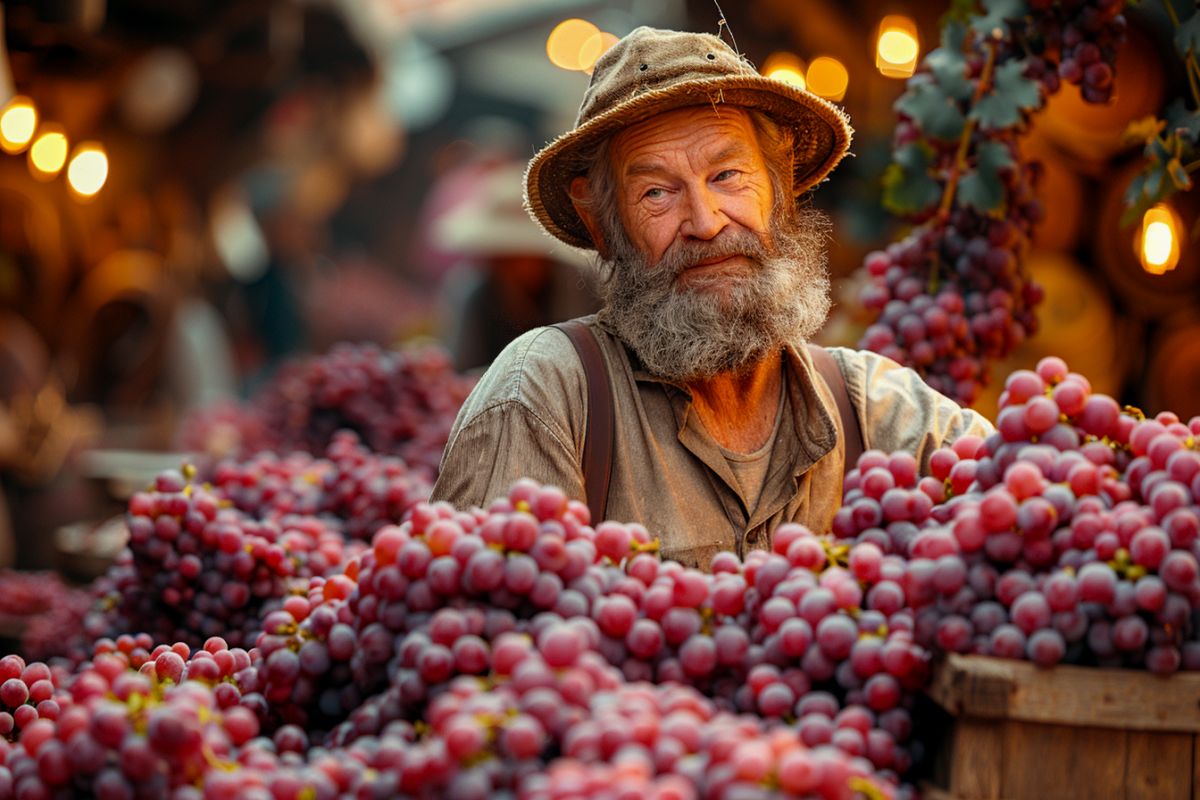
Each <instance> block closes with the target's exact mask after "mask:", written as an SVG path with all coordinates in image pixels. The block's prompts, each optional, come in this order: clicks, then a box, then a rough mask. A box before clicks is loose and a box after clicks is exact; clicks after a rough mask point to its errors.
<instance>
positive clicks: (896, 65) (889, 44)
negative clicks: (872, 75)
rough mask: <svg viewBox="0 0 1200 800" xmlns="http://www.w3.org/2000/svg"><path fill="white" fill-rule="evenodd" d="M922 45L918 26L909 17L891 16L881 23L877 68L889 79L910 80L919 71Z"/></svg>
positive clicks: (876, 54)
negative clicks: (918, 62) (918, 59)
mask: <svg viewBox="0 0 1200 800" xmlns="http://www.w3.org/2000/svg"><path fill="white" fill-rule="evenodd" d="M920 55H921V43H920V39H919V38H918V36H917V25H916V23H915V22H913V21H912V19H910V18H909V17H906V16H903V15H900V14H889V15H888V16H886V17H884V18H883V19H882V20H880V22H879V29H878V36H877V37H876V43H875V67H876V69H878V70H879V72H880V74H882V75H883V76H884V77H887V78H908V77H911V76H912V74H913V73H914V72H916V69H917V58H918V57H919V56H920Z"/></svg>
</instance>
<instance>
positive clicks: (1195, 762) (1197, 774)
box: [1192, 736, 1200, 800]
mask: <svg viewBox="0 0 1200 800" xmlns="http://www.w3.org/2000/svg"><path fill="white" fill-rule="evenodd" d="M1192 800H1200V736H1193V737H1192Z"/></svg>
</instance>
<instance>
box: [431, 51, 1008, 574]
mask: <svg viewBox="0 0 1200 800" xmlns="http://www.w3.org/2000/svg"><path fill="white" fill-rule="evenodd" d="M850 135H851V130H850V127H849V125H848V124H847V121H846V118H845V116H844V114H843V113H842V112H841V111H840V110H839V109H838V108H837V107H836V106H834V105H832V104H831V103H828V102H826V101H825V100H822V99H821V98H818V97H816V96H815V95H812V94H809V93H807V92H805V91H803V90H800V89H796V88H794V87H792V86H788V85H786V84H783V83H779V82H777V81H772V80H770V79H767V78H764V77H762V76H760V75H759V74H758V73H757V72H756V71H755V70H754V68H753V67H752V66H751V65H750V64H748V63H747V62H746V61H745V60H744V59H742V58H741V57H740V56H739V55H738V54H737V53H735V52H734V51H733V50H732V49H730V48H729V47H728V46H726V45H725V43H724V42H722V41H721V40H720V39H717V38H716V37H713V36H710V35H707V34H693V33H680V32H675V31H662V30H653V29H650V28H638V29H637V30H635V31H633V32H632V33H630V34H629V35H628V36H626V37H625V38H624V39H622V40H620V41H619V42H617V43H616V44H615V45H613V47H612V48H611V49H609V50H608V52H607V53H605V54H604V55H603V56H602V57H601V58H600V60H599V61H598V62H597V64H596V67H595V71H594V73H593V75H592V80H591V85H590V86H589V88H588V90H587V93H586V95H585V96H584V100H583V104H582V106H581V108H580V112H579V119H578V121H577V123H576V127H575V128H574V129H573V130H571V131H569V132H568V133H566V134H564V135H563V136H561V137H559V138H558V139H557V140H555V141H554V142H552V143H551V144H549V145H548V146H547V147H546V148H545V149H543V150H542V151H541V152H540V153H538V154H537V155H536V156H535V157H534V158H533V160H532V161H531V162H530V165H529V170H528V172H527V174H526V199H527V205H528V207H529V210H530V212H531V213H532V214H533V216H534V217H535V219H536V220H537V221H538V222H539V223H540V224H541V225H542V227H543V228H545V230H546V231H547V232H548V233H550V234H551V235H552V236H554V237H556V238H558V239H560V240H562V241H564V242H566V243H568V244H571V245H574V246H577V247H581V248H588V249H594V250H596V251H597V253H598V254H599V260H600V268H601V269H602V270H604V273H605V274H604V275H603V276H602V277H603V279H604V281H605V283H604V286H605V292H604V294H605V297H604V300H605V305H604V308H603V309H602V310H601V312H600V313H599V314H598V315H596V316H594V317H585V318H583V319H582V320H581V321H580V322H581V323H582V324H583V325H584V326H586V328H585V329H584V330H585V333H587V332H590V334H591V336H592V337H594V340H595V341H596V342H597V343H598V344H599V350H600V352H601V353H602V360H601V361H600V363H602V365H603V366H602V368H601V369H599V370H596V371H598V372H600V373H601V375H602V377H603V378H606V379H607V381H606V382H607V384H608V385H607V387H604V386H602V393H601V394H599V395H597V394H595V393H594V392H595V391H596V390H595V386H596V383H597V381H596V380H595V374H594V373H592V374H591V375H590V376H589V374H588V373H585V368H584V366H583V365H584V363H586V362H585V360H581V355H582V354H583V353H584V352H585V351H584V350H583V349H581V350H579V353H580V354H581V355H577V352H576V349H575V347H574V346H573V344H572V341H571V340H570V339H569V338H568V336H567V335H566V334H565V333H564V331H563V330H560V329H558V328H554V327H549V328H539V329H536V330H534V331H530V332H529V333H527V334H525V335H523V336H521V337H520V338H518V339H516V340H515V341H514V342H513V343H512V344H511V345H509V347H508V348H507V349H506V350H505V351H504V352H503V353H502V354H501V355H500V356H499V357H498V358H497V359H496V361H495V362H494V363H493V364H492V366H491V368H490V369H489V370H488V372H487V373H486V374H485V375H484V376H483V378H482V380H481V381H480V383H479V384H478V386H477V387H476V389H475V391H474V392H473V393H472V395H471V396H470V397H469V398H468V400H467V402H466V404H465V405H464V407H463V409H462V411H461V412H460V414H459V416H458V419H457V421H456V422H455V425H454V430H453V431H452V433H451V436H450V441H449V444H448V445H447V448H446V452H445V455H444V457H443V461H442V468H441V476H440V478H439V479H438V483H437V485H436V487H435V488H434V498H435V499H445V500H450V501H453V502H455V503H456V504H459V505H462V506H466V505H472V504H475V505H486V503H487V502H488V501H490V500H491V499H493V498H495V497H498V496H501V495H503V494H504V493H505V492H506V491H507V490H508V488H509V487H510V485H511V484H512V483H513V481H514V480H516V479H517V478H519V477H522V476H527V477H530V478H533V479H535V480H538V481H540V482H543V483H549V484H555V485H557V486H560V487H562V488H563V489H564V490H565V491H566V493H567V494H568V495H569V496H571V497H574V498H578V499H581V500H582V499H584V497H585V496H586V494H587V491H588V489H589V488H593V494H594V487H595V486H596V485H597V484H599V485H601V486H603V484H604V481H605V480H607V487H606V490H603V489H602V495H603V496H602V497H601V498H600V503H601V505H603V504H605V503H606V508H605V512H604V514H605V516H606V517H607V518H609V519H619V520H625V521H637V522H640V523H642V524H644V525H645V526H646V527H647V528H649V530H650V531H651V532H652V534H653V535H655V536H658V537H660V538H661V543H662V549H661V552H662V555H663V556H664V557H666V558H672V559H676V560H679V561H681V562H683V563H685V564H688V565H698V566H700V567H702V568H703V567H707V566H708V563H709V561H710V559H711V558H712V556H713V554H715V553H716V552H718V551H721V550H732V551H735V552H738V553H744V552H745V551H746V550H748V549H750V548H762V547H767V546H769V538H770V532H771V531H772V530H774V528H775V527H776V526H778V525H779V524H780V523H783V522H787V521H796V522H801V523H804V524H806V525H808V526H809V527H810V528H812V529H814V530H818V531H825V530H828V529H829V527H830V523H831V520H832V518H833V514H834V513H835V512H836V511H837V509H838V507H839V505H840V502H841V495H842V476H843V474H844V471H845V469H846V466H847V465H846V461H847V445H846V441H847V437H849V438H850V440H851V441H854V440H856V439H857V438H858V437H859V436H861V443H860V444H859V446H861V447H868V448H878V449H881V450H885V451H889V452H892V451H900V450H904V451H908V452H910V453H912V454H913V455H914V456H916V457H917V459H918V460H919V461H920V462H921V463H922V464H924V463H926V462H927V461H928V458H929V455H930V454H931V452H932V451H933V450H934V449H936V448H937V447H939V446H941V445H942V444H944V443H947V442H949V441H952V440H954V439H955V438H957V437H958V436H960V435H962V434H965V433H975V434H987V433H989V432H990V431H991V426H990V425H989V423H988V422H987V421H986V420H985V419H983V418H982V417H981V416H979V415H977V414H975V413H974V412H971V411H969V410H964V409H961V408H959V407H958V405H956V404H955V403H954V402H953V401H951V400H949V399H948V398H946V397H944V396H942V395H940V394H938V393H937V392H935V391H933V390H932V389H930V388H929V387H928V386H927V385H925V384H924V383H923V382H922V381H921V379H920V378H919V376H918V375H917V374H916V373H914V372H912V371H911V370H908V369H905V368H902V367H900V366H898V365H897V364H895V363H894V362H892V361H889V360H888V359H886V358H883V357H881V356H879V355H876V354H874V353H868V352H858V351H854V350H849V349H844V348H831V349H829V350H828V351H825V350H823V349H820V348H813V349H811V350H810V348H809V347H808V346H806V343H807V340H808V339H809V338H810V337H812V335H813V334H814V333H816V332H817V331H818V330H819V328H820V327H821V325H822V324H823V323H824V320H825V317H826V315H827V313H828V311H829V306H830V300H829V278H828V275H827V273H826V256H825V252H824V244H825V238H826V236H827V234H828V228H829V225H828V222H827V221H826V220H825V218H824V217H823V216H822V215H820V214H819V213H818V212H816V211H814V210H812V209H811V208H808V207H807V206H804V205H802V204H801V203H799V202H798V198H801V197H802V196H803V195H804V193H805V192H806V191H807V190H808V189H810V188H811V187H812V186H814V185H815V184H816V183H817V182H819V181H820V180H821V179H822V178H824V177H825V175H826V174H828V172H829V171H830V170H831V169H833V167H834V166H835V165H836V164H837V162H838V161H840V160H841V158H842V157H843V156H844V155H845V153H846V150H847V148H848V147H849V143H850ZM577 330H578V328H577ZM830 356H832V358H830ZM815 361H824V362H826V363H827V364H829V365H830V368H829V369H828V370H827V371H828V372H832V373H833V374H834V376H835V377H833V378H832V380H827V379H823V378H822V373H821V369H820V367H821V364H819V363H818V364H815V363H814V362H815ZM839 373H840V374H839ZM589 377H591V379H592V380H591V388H592V391H593V394H592V395H590V397H591V403H589V394H588V390H589ZM603 382H604V381H603V380H602V381H601V383H602V384H603ZM839 393H840V394H841V396H842V397H844V398H847V400H845V401H844V402H843V408H844V409H845V410H844V411H843V413H839V408H838V395H839ZM598 397H599V398H600V399H601V400H602V401H604V402H606V403H607V404H608V405H609V406H610V407H611V409H612V412H613V418H614V420H615V422H614V424H613V426H612V427H613V430H612V432H611V456H610V457H608V459H607V463H603V464H601V465H599V466H597V464H595V463H589V464H588V467H587V469H586V470H585V467H584V464H585V463H586V462H585V455H587V454H586V453H585V452H584V451H585V439H587V441H588V445H589V446H590V447H595V445H594V444H592V441H593V439H588V433H589V425H591V426H593V428H594V426H595V425H596V424H597V422H596V420H590V419H589V417H591V416H596V417H597V418H599V417H600V414H601V411H602V410H603V409H601V404H600V403H598V402H597V398H598ZM589 405H592V406H594V407H593V408H589ZM844 419H845V420H846V421H845V423H844V422H843V420H844ZM847 428H849V430H847ZM856 428H857V429H858V430H855V429H856ZM860 431H861V433H860ZM606 435H607V434H606ZM606 449H607V445H606ZM855 449H857V448H856V447H851V448H850V452H851V453H853V452H854V451H855ZM851 457H852V456H851ZM850 466H853V465H850ZM585 472H591V473H593V474H585ZM597 472H603V473H604V474H603V475H597V474H594V473H597ZM589 499H590V500H591V501H592V502H591V505H592V506H593V508H595V507H596V505H597V504H596V502H595V500H596V498H595V497H592V498H589ZM596 521H598V520H596Z"/></svg>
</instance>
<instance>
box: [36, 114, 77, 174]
mask: <svg viewBox="0 0 1200 800" xmlns="http://www.w3.org/2000/svg"><path fill="white" fill-rule="evenodd" d="M67 149H68V142H67V134H66V133H64V132H63V130H62V128H61V127H59V126H57V125H53V124H48V125H45V126H44V127H43V128H42V132H41V133H40V134H38V137H37V139H35V140H34V142H33V146H32V147H30V148H29V168H30V171H32V172H33V175H34V177H36V178H41V179H43V180H49V179H50V178H53V177H54V176H55V175H57V174H58V173H59V172H61V171H62V168H63V165H64V164H66V163H67Z"/></svg>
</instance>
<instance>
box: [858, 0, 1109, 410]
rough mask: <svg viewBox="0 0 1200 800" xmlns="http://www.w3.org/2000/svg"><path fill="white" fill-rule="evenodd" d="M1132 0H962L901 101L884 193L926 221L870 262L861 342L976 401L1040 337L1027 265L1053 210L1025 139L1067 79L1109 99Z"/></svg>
mask: <svg viewBox="0 0 1200 800" xmlns="http://www.w3.org/2000/svg"><path fill="white" fill-rule="evenodd" d="M1122 5H1123V4H1122V2H1120V0H1101V1H1100V2H1091V3H1051V2H1047V0H1031V1H1030V2H1025V1H1024V0H987V1H986V2H985V3H984V12H983V13H981V14H973V13H972V9H973V7H974V6H973V4H964V3H957V4H955V7H954V9H952V11H951V13H950V15H949V21H948V22H947V23H946V24H945V27H944V28H943V33H942V40H941V44H940V46H939V47H938V48H937V49H935V50H933V51H932V52H930V53H929V55H927V56H926V57H925V59H924V61H923V62H922V64H921V68H920V69H919V70H918V72H917V73H916V74H915V75H914V76H913V77H912V78H910V79H909V82H908V86H907V89H906V91H905V92H904V94H903V95H901V97H900V98H899V100H897V101H896V105H895V108H896V111H897V114H898V117H899V121H898V124H897V126H896V133H895V138H894V147H895V151H894V155H893V161H892V164H891V165H890V166H889V167H888V169H887V171H886V172H885V174H884V179H883V182H884V196H883V199H884V204H885V206H887V208H888V209H889V210H891V211H893V212H894V213H897V214H899V215H901V216H903V217H905V218H906V219H908V220H910V221H911V222H913V223H914V227H913V229H912V230H911V231H910V232H909V233H908V234H907V235H906V236H905V237H904V238H903V239H901V240H899V241H897V242H894V243H892V244H890V245H889V246H888V247H887V248H885V249H884V250H881V251H875V252H872V253H870V254H869V255H868V256H867V257H866V259H865V261H864V264H863V269H864V271H865V273H866V276H867V281H866V283H865V285H864V287H863V288H862V290H861V294H860V300H861V302H862V303H863V305H864V306H865V307H866V308H867V309H868V310H870V311H871V312H873V313H875V314H877V317H876V319H875V321H874V322H873V323H872V324H871V325H870V326H869V327H868V329H867V330H866V332H865V333H864V335H863V337H862V339H861V341H860V342H859V345H860V346H861V347H864V348H866V349H869V350H874V351H876V352H879V353H882V354H883V355H886V356H888V357H890V358H892V359H894V360H896V361H898V362H900V363H903V364H906V365H908V366H911V367H913V368H914V369H916V370H917V371H919V372H920V373H921V374H922V375H923V376H924V377H925V379H926V381H927V382H928V383H929V384H930V385H931V386H933V387H934V388H936V389H938V390H939V391H941V392H943V393H944V394H946V395H948V396H950V397H953V398H954V399H956V400H958V401H959V402H960V403H963V404H964V405H969V404H971V403H972V402H974V401H975V399H976V398H977V397H978V393H979V390H980V388H981V387H982V386H983V385H984V384H985V383H986V382H987V380H988V377H989V376H988V371H989V362H991V361H992V360H994V359H997V358H1002V357H1003V356H1005V355H1007V354H1008V353H1009V352H1011V351H1012V349H1013V348H1014V347H1016V346H1017V345H1018V344H1020V343H1021V342H1022V341H1023V340H1024V339H1025V338H1026V337H1028V336H1030V335H1032V334H1033V333H1035V332H1036V330H1037V317H1036V316H1035V314H1034V308H1035V307H1036V305H1037V304H1038V302H1039V301H1040V300H1041V298H1042V291H1041V289H1040V287H1038V286H1037V285H1036V284H1035V283H1034V282H1033V281H1032V280H1031V279H1030V278H1029V276H1028V275H1027V274H1026V272H1025V270H1024V269H1023V266H1022V260H1023V258H1024V255H1025V252H1026V250H1027V248H1028V244H1029V237H1030V234H1031V232H1032V230H1033V226H1034V225H1035V224H1036V223H1037V222H1038V221H1039V220H1040V219H1041V218H1042V216H1043V215H1044V209H1043V207H1042V205H1041V202H1040V201H1039V200H1038V199H1037V197H1036V194H1035V184H1036V177H1037V171H1038V167H1037V165H1036V163H1033V162H1029V161H1026V160H1023V159H1022V158H1021V155H1020V152H1019V150H1018V147H1017V137H1018V135H1019V134H1020V133H1021V132H1022V131H1023V130H1024V128H1025V127H1026V126H1027V125H1028V124H1029V119H1030V116H1031V115H1032V114H1033V113H1034V112H1036V111H1037V110H1038V109H1039V108H1041V107H1042V106H1043V105H1044V103H1045V101H1046V98H1047V97H1048V96H1049V95H1050V94H1053V93H1054V92H1055V91H1058V89H1059V88H1060V85H1061V83H1062V81H1067V82H1070V83H1074V84H1078V85H1079V86H1080V91H1081V93H1082V95H1083V97H1084V99H1085V100H1087V101H1089V102H1104V101H1105V100H1107V99H1108V97H1109V96H1110V94H1111V92H1112V81H1113V62H1114V60H1115V58H1116V46H1117V44H1118V43H1119V42H1120V41H1121V39H1122V37H1123V35H1124V30H1125V20H1124V17H1123V16H1122V15H1121V13H1120V12H1121V10H1122Z"/></svg>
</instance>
